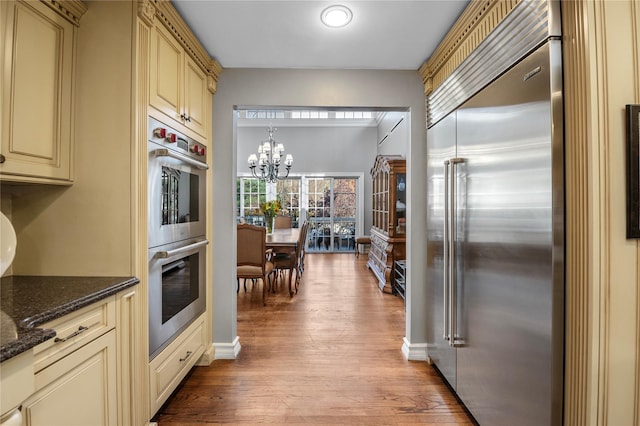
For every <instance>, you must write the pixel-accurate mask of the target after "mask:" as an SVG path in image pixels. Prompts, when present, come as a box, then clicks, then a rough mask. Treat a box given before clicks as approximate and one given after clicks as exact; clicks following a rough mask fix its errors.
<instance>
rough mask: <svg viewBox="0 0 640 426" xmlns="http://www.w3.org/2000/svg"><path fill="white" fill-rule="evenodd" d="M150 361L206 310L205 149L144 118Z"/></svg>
mask: <svg viewBox="0 0 640 426" xmlns="http://www.w3.org/2000/svg"><path fill="white" fill-rule="evenodd" d="M148 131H149V187H148V190H149V358H150V359H151V358H153V357H155V356H156V355H157V354H158V353H159V352H160V351H161V350H162V349H163V348H164V347H166V346H167V345H168V344H169V343H170V342H171V341H172V340H173V338H175V337H176V336H177V335H178V334H179V333H180V332H181V331H182V330H184V329H185V328H186V327H187V326H188V325H189V324H191V322H192V321H193V320H194V319H196V318H197V317H198V316H199V315H200V314H201V313H202V312H204V310H205V298H206V289H205V281H206V279H205V278H206V277H205V275H206V271H207V268H206V264H207V262H206V245H207V244H208V243H209V242H208V241H207V240H206V237H205V236H206V225H205V218H206V217H205V216H206V214H205V211H206V210H205V200H206V193H205V187H206V182H205V179H206V170H207V168H208V166H207V162H206V148H205V147H204V146H203V145H202V144H200V143H198V142H197V141H195V140H193V139H190V138H188V137H187V136H185V135H183V134H180V133H178V132H177V131H175V130H174V129H172V128H170V127H169V126H167V125H165V124H163V123H161V122H159V121H157V120H155V119H153V118H151V117H150V118H149V128H148Z"/></svg>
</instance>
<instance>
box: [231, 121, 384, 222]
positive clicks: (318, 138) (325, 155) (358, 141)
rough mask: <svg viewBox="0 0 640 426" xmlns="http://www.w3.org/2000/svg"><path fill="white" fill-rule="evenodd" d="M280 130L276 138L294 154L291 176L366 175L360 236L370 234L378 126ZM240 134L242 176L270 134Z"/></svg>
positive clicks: (242, 130) (246, 130) (261, 130)
mask: <svg viewBox="0 0 640 426" xmlns="http://www.w3.org/2000/svg"><path fill="white" fill-rule="evenodd" d="M274 127H275V126H274ZM277 128H278V131H277V132H275V133H274V139H275V140H276V141H277V142H279V143H282V144H283V145H284V147H285V150H286V151H285V152H286V153H287V154H291V155H293V167H292V168H291V174H292V175H298V176H299V175H301V174H307V175H308V174H317V173H320V174H323V173H329V174H331V175H332V176H339V175H340V174H341V173H344V175H345V176H352V175H353V174H354V173H362V174H363V175H364V191H363V192H364V194H363V195H364V197H363V204H364V212H363V217H364V226H363V229H362V230H360V231H361V232H360V233H361V234H368V233H369V229H370V228H371V224H372V218H371V175H370V173H369V171H370V170H371V166H372V165H373V162H374V160H375V158H376V153H377V146H378V144H377V130H376V127H283V126H280V127H277ZM237 135H238V139H237V168H238V169H237V171H238V176H240V175H245V174H248V173H249V168H248V166H247V158H248V157H249V154H257V149H258V144H259V142H260V141H262V140H265V139H266V138H267V136H268V135H267V131H266V127H241V126H239V127H238V129H237Z"/></svg>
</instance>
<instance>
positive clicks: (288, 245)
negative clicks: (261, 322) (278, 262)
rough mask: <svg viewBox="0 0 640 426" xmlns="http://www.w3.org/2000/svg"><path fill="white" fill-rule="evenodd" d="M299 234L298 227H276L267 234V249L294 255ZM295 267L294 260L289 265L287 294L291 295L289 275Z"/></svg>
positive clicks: (276, 252) (275, 253)
mask: <svg viewBox="0 0 640 426" xmlns="http://www.w3.org/2000/svg"><path fill="white" fill-rule="evenodd" d="M299 236H300V228H276V229H274V230H273V231H272V232H271V233H270V234H267V249H271V251H272V252H273V253H274V255H276V256H277V255H278V254H279V253H280V254H282V253H286V254H288V255H289V256H295V255H296V252H297V249H298V238H299ZM294 269H295V265H294V262H292V263H291V266H290V267H289V296H291V297H293V290H292V289H291V277H292V276H293V270H294Z"/></svg>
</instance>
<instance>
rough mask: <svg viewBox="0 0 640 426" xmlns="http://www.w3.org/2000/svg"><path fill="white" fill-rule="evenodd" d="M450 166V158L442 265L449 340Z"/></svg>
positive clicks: (446, 170) (446, 174)
mask: <svg viewBox="0 0 640 426" xmlns="http://www.w3.org/2000/svg"><path fill="white" fill-rule="evenodd" d="M449 167H450V162H449V160H445V162H444V217H443V219H444V220H443V222H444V233H443V237H442V246H443V247H442V253H443V256H442V264H443V265H442V266H443V274H442V276H443V278H444V279H443V280H442V281H443V288H442V294H443V305H444V306H443V309H442V311H443V313H444V321H443V322H442V323H443V324H444V327H443V328H444V330H443V332H442V338H443V339H444V340H447V341H448V340H449V339H450V336H451V334H450V333H449V332H450V330H449V294H450V293H449V288H450V286H451V284H450V282H449V264H450V263H451V262H450V260H451V259H450V258H449V245H450V244H449V242H450V240H449Z"/></svg>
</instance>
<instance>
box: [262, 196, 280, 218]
mask: <svg viewBox="0 0 640 426" xmlns="http://www.w3.org/2000/svg"><path fill="white" fill-rule="evenodd" d="M260 210H262V214H263V215H265V217H275V216H276V215H277V214H278V213H280V210H282V205H281V204H280V201H278V200H273V201H267V202H264V203H262V204H260Z"/></svg>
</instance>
